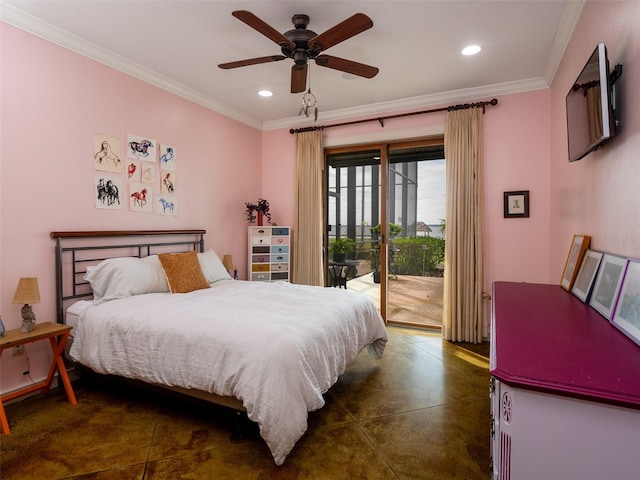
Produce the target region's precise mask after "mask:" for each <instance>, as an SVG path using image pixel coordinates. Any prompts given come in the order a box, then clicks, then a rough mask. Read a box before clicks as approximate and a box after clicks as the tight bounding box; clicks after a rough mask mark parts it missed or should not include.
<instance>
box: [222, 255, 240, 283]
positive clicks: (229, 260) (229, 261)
mask: <svg viewBox="0 0 640 480" xmlns="http://www.w3.org/2000/svg"><path fill="white" fill-rule="evenodd" d="M222 265H224V268H226V269H227V272H229V275H231V276H232V277H233V278H234V279H236V280H237V279H238V271H237V270H236V268H235V266H234V265H233V257H231V255H230V254H228V253H227V254H226V255H224V256H223V257H222Z"/></svg>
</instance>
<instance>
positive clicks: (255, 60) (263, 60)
mask: <svg viewBox="0 0 640 480" xmlns="http://www.w3.org/2000/svg"><path fill="white" fill-rule="evenodd" d="M285 58H287V57H285V56H284V55H270V56H268V57H258V58H248V59H246V60H238V61H237V62H228V63H221V64H220V65H218V67H220V68H222V69H223V70H229V69H230V68H238V67H246V66H248V65H258V64H259V63H269V62H278V61H280V60H284V59H285Z"/></svg>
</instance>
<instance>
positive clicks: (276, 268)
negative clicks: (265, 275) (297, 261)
mask: <svg viewBox="0 0 640 480" xmlns="http://www.w3.org/2000/svg"><path fill="white" fill-rule="evenodd" d="M271 271H272V272H288V271H289V264H288V263H272V264H271Z"/></svg>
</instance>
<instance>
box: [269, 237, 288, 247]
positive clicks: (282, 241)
mask: <svg viewBox="0 0 640 480" xmlns="http://www.w3.org/2000/svg"><path fill="white" fill-rule="evenodd" d="M271 244H272V245H289V237H271Z"/></svg>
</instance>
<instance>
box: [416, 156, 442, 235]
mask: <svg viewBox="0 0 640 480" xmlns="http://www.w3.org/2000/svg"><path fill="white" fill-rule="evenodd" d="M445 190H446V179H445V161H444V160H429V161H426V162H419V163H418V215H417V217H418V221H419V222H420V221H422V222H424V223H426V224H427V225H440V223H442V219H443V218H445V216H446V192H445Z"/></svg>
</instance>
